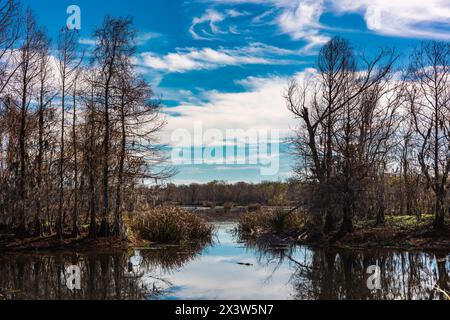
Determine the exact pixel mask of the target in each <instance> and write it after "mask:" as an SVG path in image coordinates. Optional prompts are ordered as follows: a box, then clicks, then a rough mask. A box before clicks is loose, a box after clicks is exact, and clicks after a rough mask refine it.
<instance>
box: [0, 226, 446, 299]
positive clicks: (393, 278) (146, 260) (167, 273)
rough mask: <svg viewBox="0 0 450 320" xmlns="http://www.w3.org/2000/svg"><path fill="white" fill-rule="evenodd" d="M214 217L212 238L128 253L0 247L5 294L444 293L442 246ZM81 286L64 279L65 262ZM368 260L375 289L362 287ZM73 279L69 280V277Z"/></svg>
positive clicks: (352, 295)
mask: <svg viewBox="0 0 450 320" xmlns="http://www.w3.org/2000/svg"><path fill="white" fill-rule="evenodd" d="M234 227H235V225H234V224H232V223H221V224H217V227H216V230H217V234H216V239H215V243H214V245H211V246H208V247H206V248H179V247H163V248H153V249H138V248H136V249H133V250H129V251H127V252H92V253H82V254H81V253H61V254H0V294H1V295H3V298H6V299H225V300H227V299H238V300H239V299H248V300H255V299H269V300H281V299H444V295H443V294H442V293H440V291H438V290H435V289H434V287H435V286H436V285H437V286H439V287H440V288H441V289H444V290H446V291H447V292H448V291H449V287H450V255H449V254H448V253H425V252H400V251H389V250H364V251H350V250H334V249H326V250H324V249H312V248H309V247H303V246H297V247H291V248H288V247H283V246H278V247H277V246H272V247H260V246H255V245H252V244H249V243H241V242H239V241H238V239H237V238H236V236H235V235H234V233H233V229H234ZM70 265H75V266H78V267H79V271H80V275H81V276H80V279H79V284H80V290H72V291H71V290H69V289H68V288H67V286H66V282H67V281H66V280H67V279H66V278H67V277H68V274H67V273H65V270H67V267H69V266H70ZM370 266H379V267H380V269H379V270H380V271H381V274H380V278H379V279H380V281H379V284H380V285H381V289H380V290H372V291H371V290H369V289H368V280H369V283H371V284H374V283H375V282H373V281H371V280H373V278H370V279H369V277H370V276H371V274H368V273H367V270H368V268H369V267H370ZM73 283H75V282H73Z"/></svg>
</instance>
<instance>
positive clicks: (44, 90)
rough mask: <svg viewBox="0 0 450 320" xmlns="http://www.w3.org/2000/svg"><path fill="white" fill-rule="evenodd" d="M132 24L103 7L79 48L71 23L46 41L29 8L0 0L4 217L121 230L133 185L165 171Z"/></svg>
mask: <svg viewBox="0 0 450 320" xmlns="http://www.w3.org/2000/svg"><path fill="white" fill-rule="evenodd" d="M135 34H136V30H135V29H134V28H133V25H132V21H131V20H130V19H129V18H113V17H109V16H108V17H106V18H105V19H104V21H103V24H102V25H101V26H99V27H98V28H97V29H96V30H95V32H94V34H93V35H92V37H93V39H94V42H95V44H94V45H93V46H90V47H89V49H85V50H82V48H80V47H79V35H78V32H77V31H76V30H69V29H67V28H66V27H63V28H62V29H61V30H60V32H59V34H57V35H56V37H55V40H54V41H52V40H51V39H50V38H49V36H48V35H47V34H46V33H45V31H44V29H43V28H41V27H40V26H39V25H38V24H37V22H36V19H35V16H34V15H33V13H32V12H31V11H30V10H29V9H27V10H23V8H21V6H20V5H19V4H18V2H16V1H14V0H2V1H1V4H0V226H4V227H7V228H9V229H10V230H13V231H14V232H15V234H16V236H18V237H25V236H29V235H34V236H42V235H43V234H44V233H46V234H53V233H55V232H56V234H57V238H58V239H62V238H63V236H64V235H65V234H66V233H68V232H70V234H71V236H73V237H76V236H77V235H79V234H80V224H83V225H87V224H89V236H90V237H92V238H95V237H97V236H102V237H106V236H111V235H115V236H119V235H121V233H122V222H121V221H122V213H123V211H124V208H125V206H126V204H127V202H130V200H129V195H130V193H132V190H133V188H134V187H135V186H136V185H138V184H139V183H140V182H141V181H143V179H148V178H152V179H159V178H165V177H167V176H169V175H170V174H171V172H170V171H169V170H165V169H161V170H159V171H157V170H156V169H155V168H157V167H160V166H159V165H160V164H162V163H163V162H164V161H165V158H164V154H163V153H162V149H161V147H158V143H157V133H158V131H159V130H160V129H161V127H162V126H163V125H164V121H163V120H162V119H161V118H160V116H159V103H158V102H157V101H154V100H153V99H152V96H153V92H152V90H151V88H150V85H149V84H148V83H147V82H146V81H145V80H144V79H143V78H142V77H140V76H139V75H137V74H136V72H135V70H134V69H133V65H132V61H131V59H132V56H133V54H134V52H135V49H136V44H135ZM85 48H86V47H85Z"/></svg>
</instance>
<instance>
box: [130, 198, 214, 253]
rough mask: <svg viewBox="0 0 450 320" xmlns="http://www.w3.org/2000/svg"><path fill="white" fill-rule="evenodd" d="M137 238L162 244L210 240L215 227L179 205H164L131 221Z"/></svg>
mask: <svg viewBox="0 0 450 320" xmlns="http://www.w3.org/2000/svg"><path fill="white" fill-rule="evenodd" d="M131 230H132V232H133V234H135V235H136V236H137V238H139V239H141V240H146V241H150V242H155V243H160V244H180V243H185V242H210V241H211V239H212V232H213V227H212V226H211V225H209V224H208V223H206V222H205V221H204V220H203V219H201V218H200V217H198V216H197V215H195V214H193V213H190V212H188V211H186V210H183V209H181V208H177V207H162V208H156V209H153V210H151V211H147V212H145V213H142V214H140V215H139V216H138V217H136V218H135V219H133V221H132V222H131Z"/></svg>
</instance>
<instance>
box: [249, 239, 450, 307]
mask: <svg viewBox="0 0 450 320" xmlns="http://www.w3.org/2000/svg"><path fill="white" fill-rule="evenodd" d="M248 246H249V248H252V249H256V250H257V252H258V253H259V257H258V260H259V263H262V264H270V263H272V264H273V263H275V265H276V266H279V265H281V264H282V263H285V262H289V263H290V265H291V266H292V268H293V270H294V272H293V275H292V277H291V284H292V285H293V287H294V290H295V294H294V298H295V299H300V300H316V299H321V300H334V299H347V300H348V299H351V300H367V299H380V300H392V299H421V300H428V299H445V298H446V295H445V292H449V286H450V277H449V272H450V259H449V256H448V255H445V254H431V253H420V252H395V251H389V250H364V251H355V250H337V249H331V248H327V249H309V248H306V247H301V248H295V247H289V246H286V247H281V246H280V247H275V248H273V247H271V246H269V245H261V244H256V243H250V244H249V245H248ZM371 265H377V266H379V267H380V269H381V286H382V290H378V291H376V292H370V290H369V289H368V287H367V279H368V277H369V276H370V275H369V274H367V269H368V267H369V266H371ZM274 271H275V270H274ZM436 287H438V288H439V290H437V289H436Z"/></svg>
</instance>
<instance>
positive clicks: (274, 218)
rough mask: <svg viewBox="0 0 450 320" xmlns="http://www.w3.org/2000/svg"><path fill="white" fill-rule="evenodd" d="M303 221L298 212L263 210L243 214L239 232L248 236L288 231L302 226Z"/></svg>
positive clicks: (303, 224)
mask: <svg viewBox="0 0 450 320" xmlns="http://www.w3.org/2000/svg"><path fill="white" fill-rule="evenodd" d="M305 222H306V221H305V220H304V218H303V216H302V215H301V214H300V213H298V212H288V211H285V210H283V209H275V210H265V211H263V212H259V213H247V214H244V215H243V216H242V217H241V219H240V221H239V232H240V233H241V234H243V235H250V236H253V235H258V234H261V233H275V234H282V233H289V232H291V231H296V230H298V229H301V228H303V227H304V226H305Z"/></svg>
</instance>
